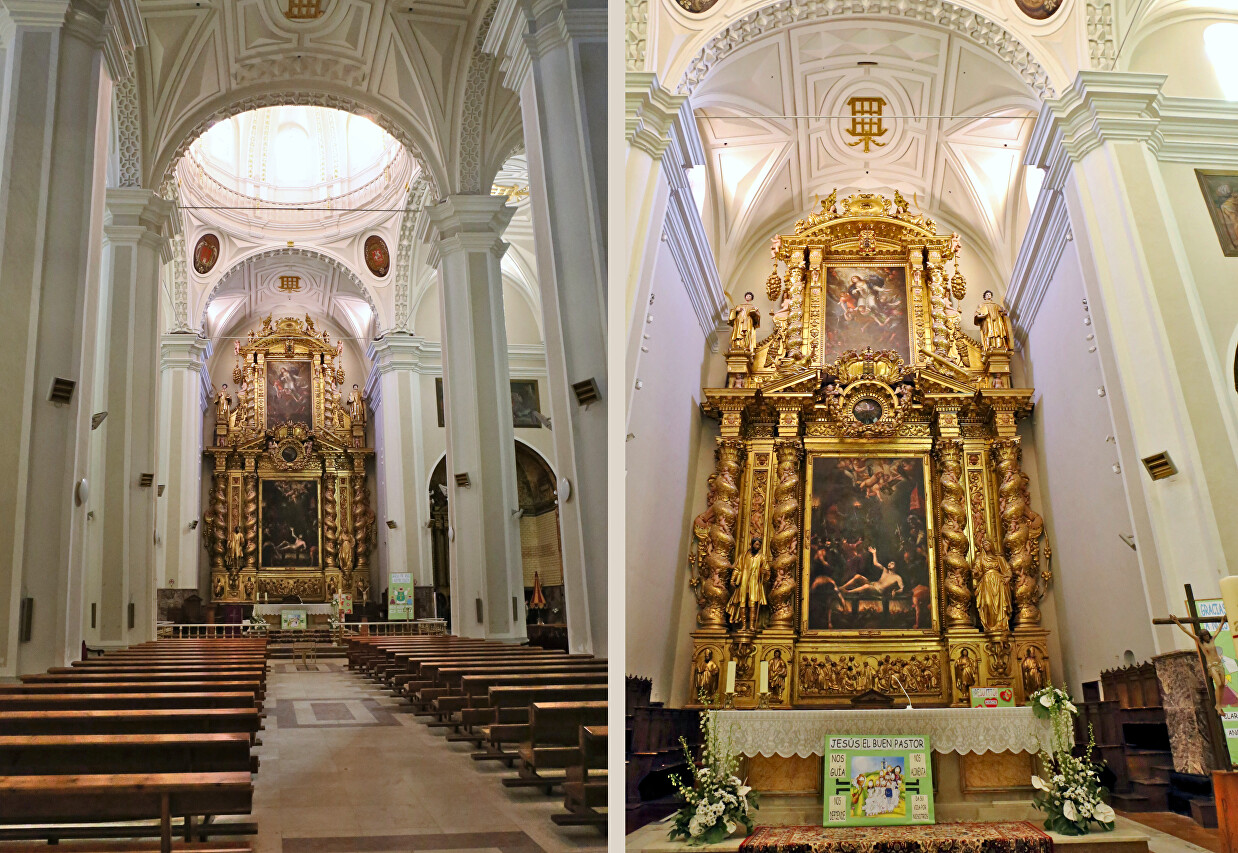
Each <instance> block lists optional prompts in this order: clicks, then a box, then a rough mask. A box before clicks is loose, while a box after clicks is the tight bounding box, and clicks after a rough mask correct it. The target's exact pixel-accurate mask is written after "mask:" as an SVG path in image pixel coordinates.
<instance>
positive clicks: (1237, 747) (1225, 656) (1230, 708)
mask: <svg viewBox="0 0 1238 853" xmlns="http://www.w3.org/2000/svg"><path fill="white" fill-rule="evenodd" d="M1195 606H1196V608H1198V611H1199V615H1200V616H1201V617H1204V618H1207V617H1209V616H1216V617H1217V618H1218V619H1220V620H1224V619H1225V605H1224V604H1223V603H1222V601H1221V599H1219V598H1208V599H1203V600H1200V601H1196V602H1195ZM1200 627H1201V628H1203V629H1204V630H1206V631H1208V632H1210V633H1211V634H1212V639H1213V642H1214V643H1216V647H1217V651H1218V652H1220V653H1221V663H1222V665H1224V667H1225V683H1226V685H1228V686H1229V687H1230V691H1227V692H1226V693H1227V695H1232V694H1233V691H1234V690H1235V689H1238V653H1236V652H1235V649H1234V633H1233V631H1232V630H1231V629H1230V627H1229V622H1227V621H1218V622H1206V623H1204V624H1202V625H1201V626H1200ZM1221 725H1222V726H1223V727H1224V729H1225V746H1226V747H1228V748H1229V760H1230V761H1233V762H1238V704H1234V703H1228V702H1226V703H1223V705H1222V709H1221Z"/></svg>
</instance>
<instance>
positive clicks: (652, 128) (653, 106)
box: [624, 71, 688, 160]
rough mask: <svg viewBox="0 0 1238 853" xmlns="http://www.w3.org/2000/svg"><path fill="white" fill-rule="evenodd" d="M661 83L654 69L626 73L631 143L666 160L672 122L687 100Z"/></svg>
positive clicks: (626, 122) (626, 131) (626, 124)
mask: <svg viewBox="0 0 1238 853" xmlns="http://www.w3.org/2000/svg"><path fill="white" fill-rule="evenodd" d="M687 99H688V96H687V95H686V94H683V95H677V94H674V93H673V92H671V91H670V90H669V89H666V88H665V87H663V86H662V84H661V83H659V82H658V75H657V74H655V73H653V72H651V71H629V72H627V74H625V75H624V134H625V136H626V138H627V140H628V144H629V145H631V146H632V147H634V148H638V149H640V150H641V151H644V152H645V153H646V154H648V155H649V156H650V157H653V158H654V159H655V160H660V159H662V154H663V152H665V151H666V146H667V145H669V144H670V131H671V125H672V123H673V122H674V121H675V119H676V118H677V117H678V116H679V110H680V108H681V107H682V106H683V104H684V103H685V102H686V101H687Z"/></svg>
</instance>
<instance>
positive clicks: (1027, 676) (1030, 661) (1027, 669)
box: [1020, 647, 1046, 696]
mask: <svg viewBox="0 0 1238 853" xmlns="http://www.w3.org/2000/svg"><path fill="white" fill-rule="evenodd" d="M1020 668H1021V669H1022V670H1023V692H1024V693H1026V694H1027V695H1028V696H1031V695H1032V694H1033V693H1035V692H1036V691H1037V690H1040V689H1041V688H1042V687H1044V686H1045V681H1046V679H1045V665H1044V664H1043V663H1041V662H1040V660H1039V659H1038V658H1037V657H1036V650H1035V649H1033V648H1030V647H1029V648H1028V650H1027V651H1026V652H1025V653H1024V654H1023V661H1022V662H1021V663H1020Z"/></svg>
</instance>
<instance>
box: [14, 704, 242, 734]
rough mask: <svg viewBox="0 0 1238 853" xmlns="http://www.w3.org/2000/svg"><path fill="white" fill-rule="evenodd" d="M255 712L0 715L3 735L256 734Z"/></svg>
mask: <svg viewBox="0 0 1238 853" xmlns="http://www.w3.org/2000/svg"><path fill="white" fill-rule="evenodd" d="M260 728H261V726H260V723H259V720H258V711H257V709H256V708H164V709H151V710H139V711H0V732H4V733H5V734H6V735H52V734H73V733H78V734H100V735H103V734H117V735H120V734H193V733H207V732H248V733H250V734H253V733H256V732H257V731H259V729H260Z"/></svg>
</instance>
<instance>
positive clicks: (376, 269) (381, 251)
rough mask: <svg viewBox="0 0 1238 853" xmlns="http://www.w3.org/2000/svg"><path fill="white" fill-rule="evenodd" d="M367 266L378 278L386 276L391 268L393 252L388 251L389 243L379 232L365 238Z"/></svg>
mask: <svg viewBox="0 0 1238 853" xmlns="http://www.w3.org/2000/svg"><path fill="white" fill-rule="evenodd" d="M365 266H366V269H368V270H369V271H370V273H371V274H373V275H375V276H377V277H378V278H384V277H385V276H386V275H387V272H388V271H389V270H390V269H391V253H390V252H389V251H387V243H386V242H385V241H384V240H383V238H382V237H379V236H378V235H377V234H371V235H370V236H369V237H366V238H365Z"/></svg>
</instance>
